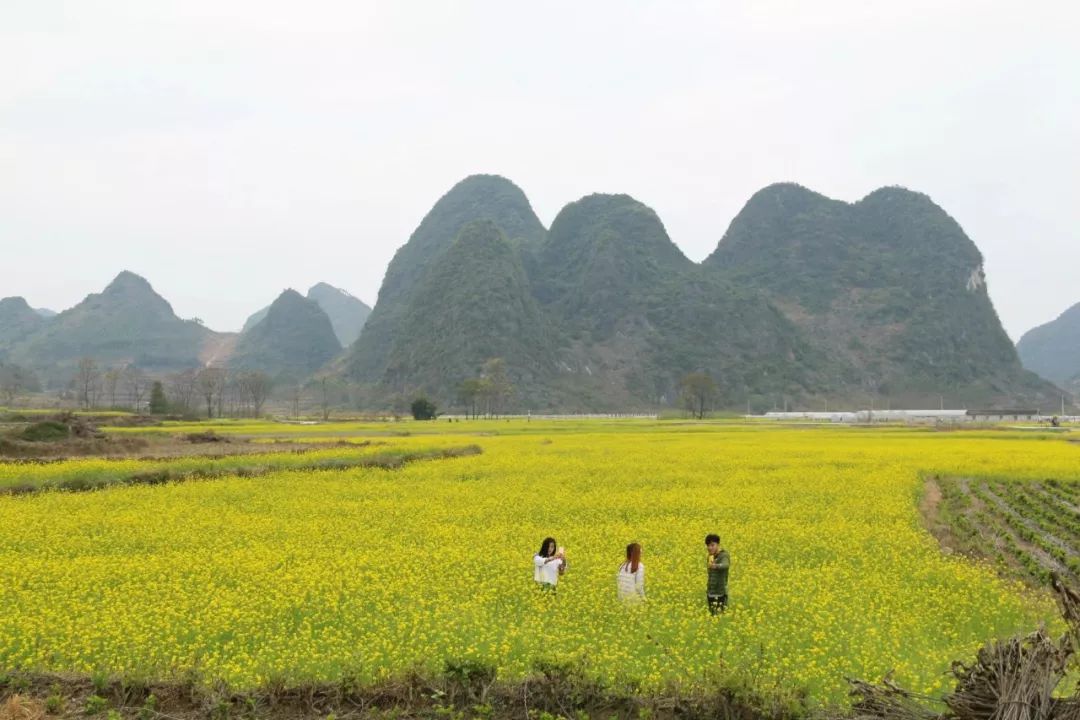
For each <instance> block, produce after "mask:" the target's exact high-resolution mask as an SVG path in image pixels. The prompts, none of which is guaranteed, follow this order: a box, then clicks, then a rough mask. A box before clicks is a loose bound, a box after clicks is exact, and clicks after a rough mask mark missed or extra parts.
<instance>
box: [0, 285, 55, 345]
mask: <svg viewBox="0 0 1080 720" xmlns="http://www.w3.org/2000/svg"><path fill="white" fill-rule="evenodd" d="M45 323H46V320H45V318H43V317H42V316H41V315H40V314H38V313H37V312H36V311H35V310H34V309H33V308H31V307H30V305H29V304H28V303H27V302H26V300H24V299H23V298H21V297H8V298H3V299H0V359H2V358H3V357H4V355H5V353H6V351H8V350H10V348H11V347H12V346H13V345H14V344H15V343H17V342H19V341H20V340H22V339H23V338H25V337H27V336H28V335H31V334H32V333H34V332H36V331H37V330H40V329H41V328H42V327H43V326H44V325H45Z"/></svg>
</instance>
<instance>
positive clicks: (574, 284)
mask: <svg viewBox="0 0 1080 720" xmlns="http://www.w3.org/2000/svg"><path fill="white" fill-rule="evenodd" d="M982 265H983V259H982V256H981V254H980V253H979V250H978V248H976V246H975V244H974V243H973V242H972V241H971V240H970V239H969V238H968V237H967V236H966V235H965V234H964V232H963V230H962V229H961V228H960V226H959V225H958V224H957V223H956V221H955V220H953V219H952V218H951V217H949V215H948V214H946V213H945V212H944V211H943V210H942V209H941V208H940V207H938V206H937V205H935V204H934V203H933V202H932V201H931V200H930V199H929V198H928V197H926V196H925V195H921V194H918V193H914V192H910V191H908V190H904V189H901V188H883V189H880V190H877V191H875V192H873V193H871V194H869V195H868V196H866V197H865V198H863V199H862V200H860V201H858V202H855V203H845V202H839V201H836V200H831V199H829V198H826V197H824V196H822V195H820V194H817V193H814V192H812V191H810V190H807V189H806V188H803V187H800V186H798V185H792V184H780V185H773V186H770V187H767V188H765V189H763V190H761V191H760V192H758V193H756V194H755V195H754V196H753V197H752V198H751V199H750V200H749V202H747V204H746V206H745V207H744V208H743V209H742V211H741V212H740V213H739V214H738V216H737V217H736V218H735V219H734V220H733V221H732V222H731V224H730V226H729V228H728V230H727V232H726V234H725V235H724V237H723V239H722V240H721V241H720V243H719V245H718V247H717V248H716V250H715V252H714V253H713V254H712V255H711V256H710V257H709V258H708V259H706V260H705V261H704V262H703V263H701V264H695V263H693V262H691V261H690V260H689V259H687V258H686V256H684V255H683V253H682V252H681V251H680V250H679V248H678V247H677V246H676V245H675V244H674V243H673V242H672V241H671V238H670V237H669V236H668V234H667V232H666V230H665V229H664V226H663V223H662V222H661V221H660V219H659V218H658V217H657V215H656V213H655V212H653V210H651V209H650V208H648V207H647V206H646V205H644V204H642V203H641V202H639V201H637V200H635V199H633V198H632V197H629V196H627V195H602V194H595V195H589V196H587V197H584V198H582V199H580V200H577V201H575V202H572V203H570V204H568V205H567V206H566V207H564V208H563V209H562V211H561V212H559V214H558V215H557V216H556V218H555V220H554V221H553V223H552V226H551V229H550V231H547V230H545V229H544V227H543V225H542V224H541V223H540V221H539V219H538V218H537V217H536V215H535V213H534V212H533V210H532V208H531V207H530V205H529V201H528V199H527V198H526V197H525V195H524V193H522V191H521V190H520V189H519V188H518V187H517V186H515V185H514V184H513V183H511V182H510V181H508V180H506V179H504V178H501V177H498V176H493V175H474V176H471V177H468V178H466V179H465V180H462V181H461V182H460V183H458V184H457V185H455V186H454V187H453V188H451V190H450V191H449V192H447V193H446V194H445V195H444V196H443V197H442V198H440V199H439V201H438V202H437V203H436V204H435V205H434V207H433V208H432V209H431V211H430V212H428V214H427V215H426V216H425V217H424V219H423V220H422V222H421V223H420V224H419V226H418V227H417V228H416V230H415V231H414V232H413V234H412V236H411V237H410V238H409V240H408V242H407V243H406V244H405V245H404V246H402V247H401V248H400V249H399V250H398V252H397V253H396V254H395V256H394V259H393V260H392V261H391V263H390V265H389V267H388V268H387V271H386V276H385V278H384V281H383V286H382V288H381V289H380V291H379V300H378V303H377V305H376V307H375V309H374V310H373V311H370V316H369V315H368V308H367V306H365V305H364V304H363V303H362V302H360V301H359V300H357V299H356V298H354V297H352V296H351V295H349V294H348V293H346V292H344V291H342V290H339V289H337V288H333V287H331V286H329V285H326V284H324V283H320V284H318V285H316V286H314V287H312V288H311V289H310V290H309V291H308V296H307V298H304V297H303V296H301V295H300V294H298V293H296V292H295V291H292V290H288V291H286V292H284V293H282V295H281V296H280V297H279V298H278V299H277V300H275V301H274V303H273V304H272V305H271V306H269V307H268V308H266V309H265V310H264V311H260V312H259V313H256V315H254V316H252V318H251V319H250V320H249V322H248V323H247V325H245V330H244V332H243V333H242V334H241V335H240V336H239V337H238V338H237V337H236V336H232V335H228V336H227V335H222V334H217V333H212V332H211V331H209V330H207V329H205V328H203V327H202V326H201V324H199V323H197V322H194V321H184V320H180V319H179V318H177V317H176V316H175V314H174V313H173V311H172V308H171V307H170V306H169V304H168V303H167V302H166V301H165V300H164V299H162V298H161V297H160V296H158V295H157V294H156V293H155V292H154V291H153V289H152V288H151V287H150V285H149V283H147V282H146V281H145V280H143V279H142V278H140V277H138V276H137V275H133V274H131V273H127V272H125V273H121V274H120V276H118V277H117V278H116V280H114V281H113V283H111V284H110V285H109V287H108V288H106V290H105V291H104V292H103V293H101V294H97V295H91V296H89V297H87V299H86V300H85V301H83V302H82V303H80V304H79V305H77V306H76V307H74V308H72V309H70V310H67V311H65V312H63V313H61V314H59V315H58V316H56V317H55V318H51V319H46V318H44V317H42V316H41V315H40V314H39V313H37V312H36V311H34V310H33V309H32V308H31V307H30V306H29V305H28V304H27V303H26V302H25V301H24V300H22V299H21V298H8V299H5V300H2V301H0V361H3V362H4V363H7V364H8V365H11V366H18V367H20V368H23V369H28V370H38V371H40V370H42V369H43V368H44V369H46V370H47V372H46V373H43V374H41V376H42V377H43V378H44V379H45V380H47V381H48V384H50V385H53V384H55V381H62V382H65V383H66V382H67V381H69V380H70V379H71V377H72V371H73V369H74V368H75V366H76V364H77V363H78V360H79V358H81V357H90V358H92V359H93V360H95V361H96V363H97V365H98V366H100V367H102V368H104V367H110V366H113V367H115V366H122V365H128V364H133V365H136V366H138V367H140V368H145V369H147V370H150V371H152V372H153V371H163V370H173V369H183V368H191V367H197V366H201V365H204V364H207V363H213V364H215V365H223V364H227V365H228V366H229V368H231V369H234V370H258V371H262V372H264V373H266V374H268V375H271V376H273V378H274V380H276V381H277V382H278V383H281V382H288V383H300V382H302V381H304V380H307V379H309V378H310V377H311V375H312V374H313V373H315V372H317V371H319V370H320V369H323V368H326V367H327V364H328V363H329V362H330V361H331V360H334V359H335V357H336V358H337V361H336V363H335V364H334V365H333V366H331V368H332V370H333V371H334V372H335V373H339V374H340V375H342V376H344V377H343V378H337V379H336V380H335V382H338V384H340V385H342V386H343V387H344V386H349V385H350V383H348V382H342V380H348V381H351V382H352V383H353V384H354V385H353V386H350V388H349V392H348V395H349V396H350V398H351V399H350V402H356V401H357V399H359V401H360V402H362V403H370V404H372V405H390V404H394V405H397V406H399V407H400V408H401V409H404V408H406V407H407V404H408V402H409V401H411V400H412V399H415V398H416V397H421V396H424V397H427V398H429V399H431V400H432V401H434V402H436V403H437V404H438V406H439V407H440V408H453V407H456V408H458V409H461V408H464V407H466V406H467V407H468V408H469V410H470V412H475V411H477V408H478V406H479V408H480V409H481V410H484V411H486V412H494V413H498V412H502V411H505V410H525V409H535V410H538V411H539V410H556V411H622V410H634V409H646V408H662V407H673V406H676V405H678V404H680V402H681V397H680V396H684V395H685V394H686V392H685V387H686V382H685V380H686V378H687V377H697V378H705V377H707V378H709V382H710V383H712V384H711V385H709V387H710V393H709V394H710V398H709V402H710V403H711V404H715V405H716V406H717V407H728V408H735V407H738V408H743V407H749V408H751V409H753V410H767V409H771V408H773V407H781V406H790V407H803V408H815V409H816V408H821V407H823V406H824V404H825V401H831V402H833V403H835V404H834V405H833V406H834V407H835V406H836V405H840V404H844V405H849V406H850V405H861V404H864V403H865V404H870V403H873V402H881V401H885V402H892V403H893V406H894V407H896V406H909V407H910V406H912V405H922V406H924V407H925V406H927V405H933V406H936V405H937V403H938V402H947V403H948V404H950V405H953V406H957V405H961V406H963V405H966V406H968V407H976V406H982V405H999V406H1000V405H1014V406H1015V405H1025V406H1032V407H1036V408H1039V407H1050V406H1051V405H1052V404H1054V403H1059V402H1060V395H1059V393H1058V390H1057V389H1056V388H1054V387H1053V386H1052V385H1051V384H1050V383H1048V382H1046V381H1044V380H1042V379H1040V378H1039V377H1037V376H1036V375H1035V374H1033V373H1031V372H1029V371H1026V370H1024V369H1023V367H1022V366H1021V364H1020V360H1019V357H1018V355H1017V351H1016V348H1014V347H1013V346H1012V344H1011V343H1010V341H1009V339H1008V337H1007V336H1006V335H1005V332H1004V331H1003V329H1002V327H1001V323H1000V322H999V320H998V317H997V314H996V313H995V311H994V308H993V305H992V303H991V301H990V297H989V295H988V294H987V288H986V282H985V277H984V275H983V270H982ZM365 320H366V322H365ZM361 328H362V329H363V332H360V331H361ZM234 341H235V347H234V346H233V342H234ZM342 346H346V347H348V348H349V349H348V351H347V352H346V353H341V349H342ZM1021 352H1022V353H1024V355H1025V361H1027V362H1028V364H1029V366H1030V367H1032V368H1034V369H1037V370H1039V371H1040V372H1042V373H1043V374H1044V375H1045V376H1046V377H1047V378H1049V379H1051V380H1054V381H1056V382H1059V383H1066V382H1068V381H1070V378H1074V377H1076V375H1077V373H1078V372H1080V306H1077V307H1076V308H1073V309H1072V310H1070V311H1069V312H1067V313H1066V314H1065V315H1063V316H1062V318H1059V320H1058V321H1055V323H1051V324H1049V325H1047V326H1044V327H1043V328H1037V329H1036V330H1033V331H1032V332H1031V333H1029V334H1028V335H1027V336H1025V338H1024V340H1022V341H1021ZM496 358H497V359H498V360H497V361H495V362H494V364H490V363H491V362H492V361H493V359H496ZM485 367H498V368H500V371H499V376H500V378H501V380H500V382H499V383H498V384H499V388H500V389H499V391H498V392H497V393H494V394H493V393H492V390H491V388H490V387H489V386H490V385H491V378H489V377H485V370H484V368H485ZM1073 382H1074V383H1077V384H1078V386H1080V380H1074V381H1073ZM485 383H487V384H486V385H485ZM84 385H86V384H85V383H84ZM356 386H359V387H356ZM481 391H483V392H486V393H487V394H486V395H483V396H481V395H482V393H481ZM83 394H84V395H86V393H85V391H84V392H83ZM699 399H700V398H699ZM402 402H404V405H402ZM697 407H698V410H697V411H698V412H700V411H701V407H702V404H701V402H699V403H698V404H697Z"/></svg>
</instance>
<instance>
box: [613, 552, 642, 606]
mask: <svg viewBox="0 0 1080 720" xmlns="http://www.w3.org/2000/svg"><path fill="white" fill-rule="evenodd" d="M615 579H616V590H617V591H618V593H619V599H620V600H629V601H633V602H636V601H639V600H644V599H645V564H644V563H643V562H641V543H630V544H629V545H627V546H626V562H624V563H623V564H622V565H620V566H619V573H618V574H617V575H616V576H615Z"/></svg>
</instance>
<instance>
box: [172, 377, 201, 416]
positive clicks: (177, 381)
mask: <svg viewBox="0 0 1080 720" xmlns="http://www.w3.org/2000/svg"><path fill="white" fill-rule="evenodd" d="M195 376H196V371H195V370H192V369H188V370H184V371H182V372H178V373H173V374H172V375H170V376H169V377H168V378H167V383H168V386H169V397H171V398H172V399H173V404H174V405H176V406H177V407H179V408H180V409H182V410H183V411H184V412H190V411H191V403H192V401H193V400H194V399H195V392H196V387H195Z"/></svg>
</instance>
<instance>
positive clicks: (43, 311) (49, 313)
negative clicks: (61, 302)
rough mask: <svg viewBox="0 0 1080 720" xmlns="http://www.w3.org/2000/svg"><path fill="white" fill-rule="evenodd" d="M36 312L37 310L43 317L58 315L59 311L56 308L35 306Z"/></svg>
mask: <svg viewBox="0 0 1080 720" xmlns="http://www.w3.org/2000/svg"><path fill="white" fill-rule="evenodd" d="M34 312H36V313H37V314H38V315H40V316H41V317H43V318H51V317H56V315H57V312H56V311H55V310H50V309H48V308H34Z"/></svg>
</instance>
